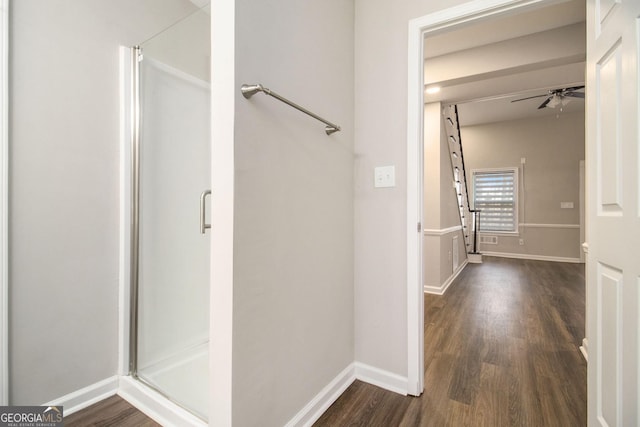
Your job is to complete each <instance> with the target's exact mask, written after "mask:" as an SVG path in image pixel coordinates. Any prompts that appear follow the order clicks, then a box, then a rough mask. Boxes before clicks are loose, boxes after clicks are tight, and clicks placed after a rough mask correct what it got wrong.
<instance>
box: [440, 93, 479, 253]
mask: <svg viewBox="0 0 640 427" xmlns="http://www.w3.org/2000/svg"><path fill="white" fill-rule="evenodd" d="M443 115H444V122H445V131H446V133H447V140H448V143H449V154H450V157H451V167H452V171H453V181H454V188H455V192H456V197H457V201H458V210H459V211H460V224H461V225H462V233H463V235H464V241H465V245H466V249H467V258H468V260H469V262H472V263H481V262H482V254H480V252H479V251H478V233H477V230H478V226H479V224H480V211H476V210H473V209H471V203H470V202H469V189H468V186H467V182H468V181H467V173H466V170H465V167H464V153H463V151H462V138H461V136H460V123H459V122H458V106H457V105H449V106H445V107H444V109H443Z"/></svg>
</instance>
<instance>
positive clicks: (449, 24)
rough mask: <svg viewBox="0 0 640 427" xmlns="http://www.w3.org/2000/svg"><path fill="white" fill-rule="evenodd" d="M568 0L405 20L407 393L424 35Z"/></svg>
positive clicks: (418, 314)
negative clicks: (407, 24) (406, 76)
mask: <svg viewBox="0 0 640 427" xmlns="http://www.w3.org/2000/svg"><path fill="white" fill-rule="evenodd" d="M566 1H567V0H474V1H470V2H468V3H463V4H461V5H458V6H454V7H451V8H448V9H444V10H440V11H438V12H435V13H431V14H428V15H425V16H422V17H419V18H415V19H412V20H410V21H409V41H408V50H409V52H408V67H407V70H408V79H407V81H408V95H407V100H408V106H407V114H408V115H407V342H408V349H407V357H408V360H407V392H408V393H409V394H412V395H415V396H418V395H420V394H421V393H422V391H423V390H424V286H423V260H422V246H423V238H422V232H421V228H422V227H421V224H422V222H423V217H422V210H423V194H424V188H423V187H424V182H423V179H424V170H423V141H424V130H425V129H424V117H423V115H424V112H423V111H424V39H425V36H428V35H430V34H436V33H440V32H443V31H450V30H452V29H455V28H456V27H457V26H460V25H465V24H468V23H470V22H473V21H479V20H484V19H489V18H493V17H497V16H504V15H509V14H517V13H520V12H523V11H525V10H530V9H535V8H539V7H545V6H549V5H553V4H559V3H564V2H566Z"/></svg>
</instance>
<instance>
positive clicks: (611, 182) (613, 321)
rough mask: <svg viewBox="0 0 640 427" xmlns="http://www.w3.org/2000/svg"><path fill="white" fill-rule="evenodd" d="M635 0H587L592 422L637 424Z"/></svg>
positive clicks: (639, 225) (639, 262) (639, 269)
mask: <svg viewBox="0 0 640 427" xmlns="http://www.w3.org/2000/svg"><path fill="white" fill-rule="evenodd" d="M638 16H640V1H638V0H588V1H587V102H588V104H587V114H588V115H587V174H588V178H587V188H588V196H587V197H588V208H587V209H588V211H587V212H588V218H587V223H588V226H587V227H588V229H587V241H588V244H589V254H588V259H587V266H588V270H587V301H588V303H587V338H588V346H589V350H588V351H589V364H588V399H589V405H588V408H589V425H590V426H639V425H640V417H639V416H638V407H639V406H640V402H639V400H638V399H639V398H638V396H639V392H638V389H639V386H638V384H639V374H640V371H639V369H638V364H639V363H638V357H639V356H640V354H639V352H638V343H639V340H638V331H639V330H640V322H639V316H638V308H639V307H638V306H639V295H640V292H639V291H638V289H639V288H640V251H639V250H638V244H639V243H640V216H639V212H640V206H639V205H640V197H639V191H640V185H639V179H638V167H639V166H640V165H639V163H640V157H639V152H638V139H639V136H638V117H639V116H638V113H639V111H638V102H639V97H638V77H639V74H638V49H639V45H638V38H639V35H638V28H639V26H638V22H639V21H638Z"/></svg>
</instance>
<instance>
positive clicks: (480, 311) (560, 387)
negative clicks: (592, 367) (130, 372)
mask: <svg viewBox="0 0 640 427" xmlns="http://www.w3.org/2000/svg"><path fill="white" fill-rule="evenodd" d="M584 309H585V292H584V265H581V264H564V263H553V262H541V261H525V260H509V259H503V258H485V262H484V263H483V264H470V265H469V266H467V267H466V268H465V270H464V271H463V272H462V274H461V275H460V276H459V277H458V279H457V280H456V281H455V283H454V284H452V285H451V287H450V288H449V290H448V291H447V293H446V294H445V295H443V296H437V295H425V340H424V341H425V392H424V394H423V395H422V396H421V397H407V396H400V395H398V394H396V393H392V392H389V391H386V390H383V389H381V388H378V387H375V386H372V385H369V384H365V383H362V382H359V381H356V382H355V383H354V384H352V385H351V386H350V387H349V388H348V389H347V390H346V391H345V393H344V394H343V395H342V396H341V397H340V398H339V399H338V400H337V401H336V402H335V403H334V404H333V405H332V406H331V407H330V408H329V410H328V411H327V412H326V413H325V414H324V415H323V416H322V417H321V418H320V419H319V420H318V421H317V422H316V423H315V426H317V427H323V426H331V427H336V426H367V427H376V426H380V427H396V426H402V427H414V426H421V427H427V426H438V427H442V426H452V427H454V426H455V427H461V426H474V427H481V426H491V427H502V426H518V427H528V426H530V427H540V426H545V427H553V426H558V427H573V426H576V427H577V426H585V425H586V363H585V361H584V359H583V358H582V355H581V354H580V352H579V351H578V346H579V345H580V343H581V342H582V338H583V337H584V311H585V310H584ZM158 425H159V424H157V423H155V422H154V421H153V420H151V419H150V418H148V417H147V416H146V415H144V414H143V413H142V412H140V411H138V410H137V409H135V408H134V407H133V406H131V405H130V404H129V403H127V402H126V401H124V400H122V399H121V398H120V397H118V396H113V397H111V398H109V399H106V400H104V401H102V402H99V403H97V404H95V405H93V406H90V407H89V408H86V409H84V410H82V411H80V412H77V413H75V414H72V415H70V416H68V417H66V418H65V426H67V427H75V426H83V427H84V426H105V427H106V426H118V427H129V426H132V427H133V426H135V427H139V426H158Z"/></svg>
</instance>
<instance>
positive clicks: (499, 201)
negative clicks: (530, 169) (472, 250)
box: [473, 169, 518, 232]
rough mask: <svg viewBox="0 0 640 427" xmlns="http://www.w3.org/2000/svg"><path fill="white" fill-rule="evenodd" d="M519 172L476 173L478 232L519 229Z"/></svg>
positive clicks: (474, 188)
mask: <svg viewBox="0 0 640 427" xmlns="http://www.w3.org/2000/svg"><path fill="white" fill-rule="evenodd" d="M516 179H517V175H516V171H515V170H513V169H509V170H492V171H476V172H474V173H473V196H474V207H475V209H476V210H480V211H482V212H481V213H480V228H479V231H481V232H482V231H497V232H515V231H517V221H518V218H517V206H518V205H517V181H516Z"/></svg>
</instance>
